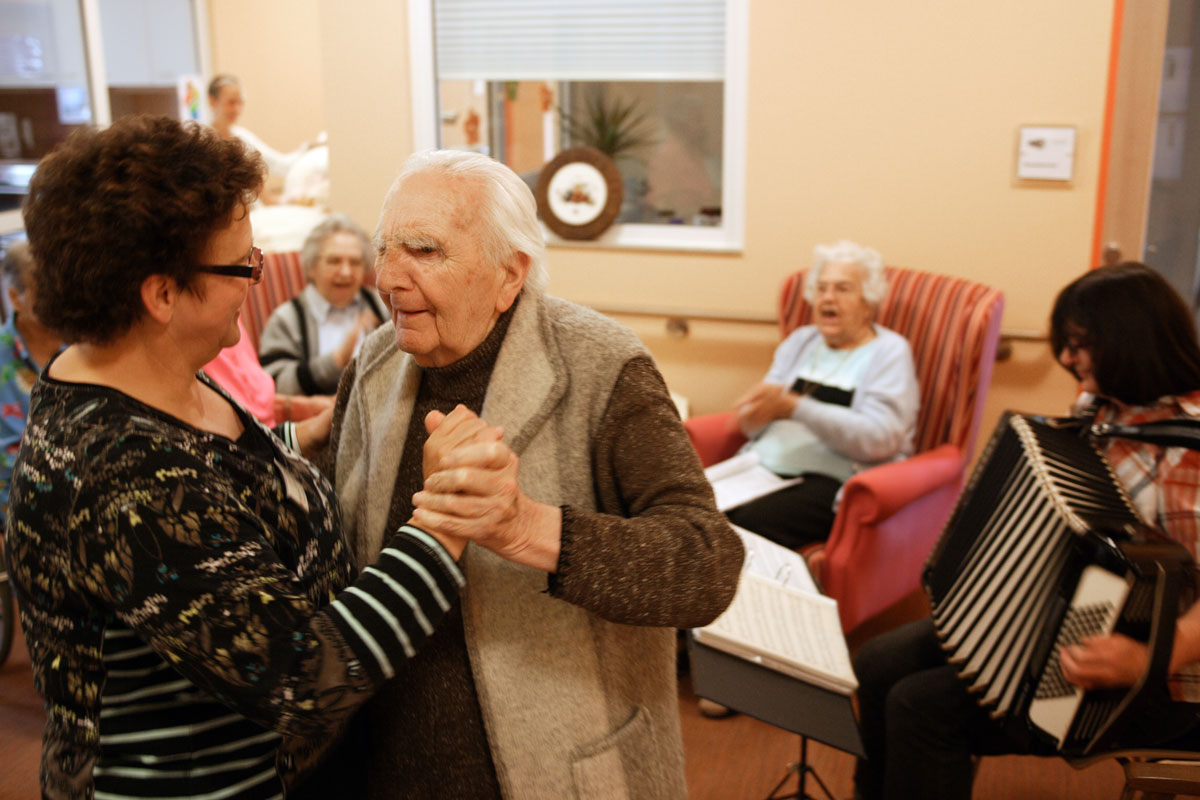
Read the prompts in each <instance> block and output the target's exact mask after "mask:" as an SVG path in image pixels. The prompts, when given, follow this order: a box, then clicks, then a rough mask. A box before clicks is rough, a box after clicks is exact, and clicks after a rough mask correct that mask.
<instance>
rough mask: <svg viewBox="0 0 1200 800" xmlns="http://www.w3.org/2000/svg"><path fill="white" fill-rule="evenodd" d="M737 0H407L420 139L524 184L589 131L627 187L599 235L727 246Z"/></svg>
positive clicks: (734, 190)
mask: <svg viewBox="0 0 1200 800" xmlns="http://www.w3.org/2000/svg"><path fill="white" fill-rule="evenodd" d="M746 5H747V4H746V3H744V2H740V1H739V0H658V1H657V2H653V3H646V2H644V0H643V1H642V2H638V1H637V0H608V1H607V2H604V3H597V2H594V0H410V3H409V10H410V38H411V44H412V48H411V49H412V57H413V96H414V103H415V109H414V140H415V142H416V146H417V149H425V148H429V147H464V148H472V149H476V150H480V151H483V152H487V153H489V154H490V155H492V156H493V157H495V158H498V159H499V160H501V161H504V162H505V163H506V164H508V165H509V166H510V167H512V168H513V169H514V170H515V171H516V172H517V173H518V174H520V175H522V176H523V177H524V178H525V179H526V180H527V181H528V182H529V183H530V186H531V187H532V186H533V185H534V184H535V183H536V181H537V176H538V174H539V172H540V170H541V168H542V166H543V165H544V164H545V163H546V162H547V161H549V160H550V159H552V158H553V157H554V155H555V154H556V153H558V152H559V151H560V150H562V149H565V148H567V147H573V146H578V145H582V144H588V145H592V146H598V147H599V148H600V149H602V150H605V151H606V152H608V153H609V154H610V155H611V156H612V157H613V158H614V160H615V162H616V164H617V166H618V168H619V169H620V171H621V174H622V178H623V179H624V189H625V200H624V203H623V204H622V208H621V215H620V216H619V217H618V219H617V224H615V225H614V226H613V227H612V228H610V229H609V230H608V231H606V232H605V233H604V234H603V235H602V236H601V237H600V239H599V240H598V241H599V242H601V243H603V244H607V245H617V246H632V247H661V248H680V249H708V250H738V249H740V248H741V246H742V235H743V227H744V223H743V220H744V211H743V205H744V185H745V177H744V172H745V147H744V143H745V60H746V54H745V41H746V14H747V10H746ZM548 237H549V238H550V239H551V240H552V241H557V240H556V239H555V237H554V236H553V234H549V233H548Z"/></svg>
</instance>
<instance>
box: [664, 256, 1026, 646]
mask: <svg viewBox="0 0 1200 800" xmlns="http://www.w3.org/2000/svg"><path fill="white" fill-rule="evenodd" d="M804 274H805V273H804V272H803V271H801V272H796V273H793V274H792V275H789V276H788V277H787V279H786V280H785V281H784V282H783V287H782V290H781V292H780V295H779V329H780V333H781V334H782V335H783V336H786V335H787V334H789V333H791V331H793V330H794V329H796V328H798V327H800V326H801V325H806V324H808V323H809V322H810V320H811V317H812V309H811V307H810V306H809V304H808V303H807V302H806V301H805V300H804V297H803V286H804ZM887 274H888V291H887V295H886V296H885V297H884V299H883V302H882V303H880V305H879V310H878V313H877V314H876V317H875V319H876V321H877V322H878V323H879V324H881V325H883V326H884V327H887V328H891V329H892V330H894V331H896V332H897V333H899V334H901V335H902V336H904V337H905V338H906V339H908V342H909V345H910V346H911V347H912V351H913V358H914V359H915V361H916V369H917V380H918V382H919V383H920V386H921V410H920V414H919V416H918V418H917V441H916V453H917V454H916V455H914V456H913V457H912V458H909V459H906V460H904V461H898V462H894V463H891V464H884V465H882V466H878V467H874V468H872V469H868V470H864V471H863V472H860V473H858V474H857V475H855V476H854V477H852V478H851V479H850V480H849V481H847V482H846V485H845V487H844V488H843V491H842V502H841V506H840V507H839V509H838V514H837V518H836V519H835V520H834V524H833V530H832V531H831V532H830V534H829V539H828V541H827V542H826V543H825V545H824V547H823V548H820V549H819V550H818V551H817V552H815V553H811V554H810V557H809V562H810V564H812V565H813V567H814V571H815V572H816V574H817V578H818V579H819V580H820V582H821V586H822V588H823V589H824V591H825V592H826V594H828V595H829V596H830V597H833V598H834V599H835V600H837V601H838V610H839V613H840V614H841V619H842V629H843V630H845V631H846V632H849V631H851V630H853V629H854V628H855V627H857V626H858V625H859V624H860V623H862V622H864V621H865V620H867V619H870V618H871V617H872V616H874V615H876V614H878V613H879V612H881V611H883V610H884V609H886V608H887V607H888V606H890V605H892V604H893V603H895V602H897V601H898V600H900V599H902V598H904V597H905V596H907V595H908V594H910V593H911V592H913V591H914V590H916V589H917V588H918V587H919V586H920V575H921V567H922V565H923V564H924V562H925V558H926V556H928V554H929V552H930V550H931V549H932V547H933V544H934V542H935V541H936V539H937V537H938V535H939V534H940V533H941V530H942V527H943V526H944V525H945V523H946V520H947V519H948V518H949V516H950V512H951V511H952V510H953V507H954V503H955V501H956V500H957V498H958V494H959V491H960V490H961V488H962V483H963V473H964V469H965V466H966V464H967V463H969V462H970V459H971V454H972V452H973V450H974V447H975V439H976V435H977V434H978V432H979V424H980V419H981V417H982V415H983V405H984V398H985V396H986V395H987V387H988V384H989V383H990V381H991V376H992V364H993V363H994V361H995V357H996V346H997V343H998V341H999V338H1000V317H1001V314H1002V312H1003V309H1004V295H1003V294H1001V293H1000V291H998V290H996V289H992V288H989V287H987V286H984V285H982V284H978V283H973V282H971V281H967V280H963V279H961V278H954V277H951V276H949V275H935V274H932V273H929V272H920V271H917V270H911V269H901V268H898V267H888V268H887ZM684 424H685V425H686V426H687V429H688V433H689V435H690V436H691V437H692V443H693V444H694V445H695V447H696V450H697V452H698V453H699V454H700V459H701V461H703V462H704V464H705V466H708V465H709V464H714V463H716V462H717V461H720V460H722V459H725V458H728V457H729V456H731V455H733V454H734V453H735V452H736V451H737V449H738V448H739V447H740V446H741V445H742V443H743V442H744V441H745V438H744V437H743V436H742V435H741V432H740V431H739V430H738V428H737V423H736V420H735V418H734V416H733V414H732V413H728V412H727V413H723V414H708V415H703V416H698V417H693V418H692V419H690V420H688V421H687V422H686V423H684Z"/></svg>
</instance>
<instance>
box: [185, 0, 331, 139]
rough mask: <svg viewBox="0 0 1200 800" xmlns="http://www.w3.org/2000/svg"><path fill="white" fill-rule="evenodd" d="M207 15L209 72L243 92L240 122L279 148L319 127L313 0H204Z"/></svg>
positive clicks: (320, 104)
mask: <svg viewBox="0 0 1200 800" xmlns="http://www.w3.org/2000/svg"><path fill="white" fill-rule="evenodd" d="M208 16H209V46H210V49H211V57H212V61H211V64H212V70H213V74H214V75H215V74H218V73H223V72H228V73H232V74H233V75H236V76H237V77H238V80H239V81H241V83H242V88H243V89H244V90H245V92H246V109H245V111H244V112H243V113H242V117H241V119H240V120H239V124H240V125H243V126H245V127H247V128H249V129H250V130H252V131H254V133H255V134H257V135H258V136H260V137H261V138H262V140H263V141H264V142H266V143H267V144H269V145H271V146H272V147H274V148H276V149H277V150H284V151H286V150H291V149H293V148H295V147H298V146H299V145H300V144H301V143H302V142H305V141H308V140H310V139H312V138H313V137H315V136H316V135H317V134H318V133H320V132H321V131H322V130H324V129H325V108H324V101H323V98H324V94H325V93H324V90H323V79H322V63H323V58H322V53H323V52H324V50H323V47H322V42H321V32H320V28H319V27H318V25H317V0H208ZM205 78H206V79H211V78H212V75H206V76H205Z"/></svg>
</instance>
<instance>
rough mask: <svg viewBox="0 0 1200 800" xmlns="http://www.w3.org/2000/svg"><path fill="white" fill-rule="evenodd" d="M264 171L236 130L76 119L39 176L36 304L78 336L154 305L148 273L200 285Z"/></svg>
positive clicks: (109, 332)
mask: <svg viewBox="0 0 1200 800" xmlns="http://www.w3.org/2000/svg"><path fill="white" fill-rule="evenodd" d="M265 172H266V171H265V168H264V166H263V161H262V157H261V156H259V155H258V153H256V152H254V151H252V150H247V148H246V147H245V145H243V144H242V143H241V142H240V141H238V140H237V139H222V138H221V137H220V136H219V135H218V134H217V133H216V132H215V131H213V130H212V129H211V128H207V127H203V126H200V125H196V124H194V123H181V122H179V121H178V120H174V119H171V118H170V117H162V116H151V115H134V116H128V117H122V118H121V119H119V120H118V121H117V122H115V123H114V124H113V125H112V126H111V127H109V128H107V129H105V130H96V129H92V128H85V129H80V130H77V131H75V132H74V133H72V134H71V135H70V136H69V137H67V140H66V141H65V142H64V143H63V145H62V147H61V148H59V149H58V150H56V151H55V152H53V153H51V154H50V155H48V156H46V158H44V159H43V160H42V162H41V163H40V164H39V165H38V168H37V172H36V173H35V174H34V176H33V180H32V181H31V182H30V184H29V197H28V200H27V201H26V204H25V209H24V216H25V230H26V233H27V234H28V237H29V243H30V245H31V246H32V248H33V253H34V256H35V257H36V258H37V260H38V263H39V265H40V266H41V268H40V269H39V270H38V272H37V276H36V278H35V280H36V289H37V292H36V299H35V301H34V303H35V305H34V313H36V314H37V316H38V317H39V318H40V319H41V320H42V322H43V323H45V324H46V325H48V326H50V327H52V328H55V329H57V330H58V331H59V333H60V334H61V335H62V336H63V338H64V339H65V340H66V341H68V342H76V341H86V342H91V343H95V344H103V343H106V342H111V341H112V340H113V339H115V338H117V337H118V336H120V335H121V334H123V333H125V332H126V331H128V330H129V329H130V328H131V327H132V326H133V325H134V324H135V323H136V322H137V321H138V320H140V319H141V318H142V315H143V314H144V313H145V307H144V306H143V304H142V298H141V286H142V282H143V281H144V280H145V279H146V278H147V277H149V276H150V275H166V276H168V277H170V278H172V279H174V280H175V282H176V283H177V284H178V285H179V286H180V287H181V288H183V289H190V288H191V287H192V283H193V281H194V280H195V277H196V271H195V267H196V263H197V261H198V259H199V257H200V253H201V252H203V250H204V247H205V245H206V244H207V243H208V240H209V238H210V237H211V236H212V235H213V234H214V233H215V232H216V231H218V230H220V229H221V228H223V227H225V226H226V225H228V224H229V223H230V221H232V219H233V215H234V213H235V212H236V211H238V210H239V209H244V208H245V207H246V206H248V205H249V204H250V203H251V202H253V200H254V198H255V197H256V196H257V194H258V192H259V191H260V190H261V189H262V184H263V179H264V175H265Z"/></svg>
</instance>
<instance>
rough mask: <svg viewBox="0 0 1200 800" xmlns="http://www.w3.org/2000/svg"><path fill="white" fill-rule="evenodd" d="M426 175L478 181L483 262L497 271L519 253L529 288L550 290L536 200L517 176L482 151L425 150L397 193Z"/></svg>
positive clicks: (407, 166) (407, 168)
mask: <svg viewBox="0 0 1200 800" xmlns="http://www.w3.org/2000/svg"><path fill="white" fill-rule="evenodd" d="M423 173H439V174H442V175H446V176H451V177H457V178H466V179H469V180H474V181H475V182H476V183H477V184H478V185H479V189H480V191H479V193H478V195H477V199H478V205H477V210H478V213H479V222H480V226H479V230H480V241H479V242H478V244H479V250H480V253H481V254H482V256H483V260H484V263H487V264H490V265H491V266H494V267H497V268H503V267H505V266H507V265H508V264H510V263H511V262H512V260H513V258H514V257H515V256H516V255H517V254H518V253H523V254H524V255H525V256H526V257H527V258H528V259H529V275H528V276H527V277H526V278H525V285H526V286H528V287H530V288H531V289H533V290H535V291H539V292H542V291H545V289H546V285H547V284H548V283H549V282H550V275H549V272H548V271H547V269H546V237H545V235H544V234H543V233H542V225H541V223H540V222H538V216H537V201H535V200H534V198H533V192H532V191H530V189H529V186H528V185H526V183H525V181H523V180H521V178H520V176H518V175H517V173H515V172H513V171H512V170H511V169H509V168H508V167H507V166H505V165H504V164H501V163H500V162H499V161H496V160H494V159H492V158H490V157H488V156H485V155H483V154H482V153H476V152H473V151H470V150H425V151H422V152H419V153H414V154H413V155H411V156H410V157H409V159H408V160H407V161H406V162H404V166H403V168H401V170H400V175H399V176H398V177H397V178H396V181H395V183H394V184H392V187H393V191H394V190H395V188H396V187H398V186H399V185H400V184H401V183H403V182H404V180H405V179H407V178H409V177H412V176H413V175H419V174H423Z"/></svg>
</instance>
